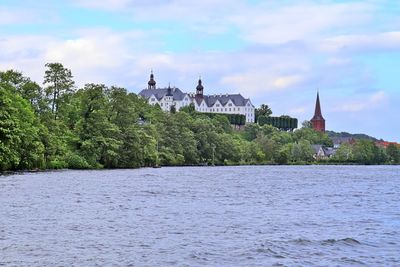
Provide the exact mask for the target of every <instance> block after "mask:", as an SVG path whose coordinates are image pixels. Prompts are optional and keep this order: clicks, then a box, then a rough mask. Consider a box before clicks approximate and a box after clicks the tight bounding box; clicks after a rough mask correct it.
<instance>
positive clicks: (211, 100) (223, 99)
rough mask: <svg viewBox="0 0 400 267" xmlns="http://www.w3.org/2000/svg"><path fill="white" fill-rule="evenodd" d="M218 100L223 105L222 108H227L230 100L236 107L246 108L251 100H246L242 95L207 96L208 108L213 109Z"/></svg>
mask: <svg viewBox="0 0 400 267" xmlns="http://www.w3.org/2000/svg"><path fill="white" fill-rule="evenodd" d="M217 100H218V101H219V102H220V103H221V105H222V106H225V105H226V104H227V103H228V102H229V100H231V101H232V102H233V104H235V105H236V106H245V105H246V103H247V101H249V99H247V98H244V97H243V96H242V95H241V94H233V95H229V94H225V95H205V96H204V101H205V102H206V104H207V106H208V107H212V106H213V105H214V104H215V102H217Z"/></svg>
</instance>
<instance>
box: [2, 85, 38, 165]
mask: <svg viewBox="0 0 400 267" xmlns="http://www.w3.org/2000/svg"><path fill="white" fill-rule="evenodd" d="M14 92H15V88H14V87H13V86H11V85H1V84H0V107H1V108H0V171H3V170H9V169H12V170H17V169H33V168H41V167H43V165H44V159H43V144H42V143H41V142H40V138H39V131H40V129H39V127H38V125H37V124H38V123H37V118H36V116H35V114H34V112H33V110H32V107H31V106H30V104H29V102H28V101H26V100H25V99H23V98H22V97H21V96H20V95H18V94H15V93H14Z"/></svg>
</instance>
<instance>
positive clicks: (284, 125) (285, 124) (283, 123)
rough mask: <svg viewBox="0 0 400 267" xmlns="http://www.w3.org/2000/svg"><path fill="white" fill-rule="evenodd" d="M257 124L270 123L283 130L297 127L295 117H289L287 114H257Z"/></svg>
mask: <svg viewBox="0 0 400 267" xmlns="http://www.w3.org/2000/svg"><path fill="white" fill-rule="evenodd" d="M258 124H259V125H261V126H262V125H265V124H268V125H272V126H274V127H276V128H278V129H281V130H283V131H293V130H294V129H296V128H297V124H298V122H297V119H296V118H291V117H289V116H281V117H266V116H259V117H258Z"/></svg>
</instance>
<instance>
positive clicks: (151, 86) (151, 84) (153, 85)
mask: <svg viewBox="0 0 400 267" xmlns="http://www.w3.org/2000/svg"><path fill="white" fill-rule="evenodd" d="M147 85H148V87H147V88H148V89H156V81H155V80H154V74H153V70H151V73H150V80H149V82H148V83H147Z"/></svg>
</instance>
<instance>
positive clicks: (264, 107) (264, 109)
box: [256, 104, 272, 117]
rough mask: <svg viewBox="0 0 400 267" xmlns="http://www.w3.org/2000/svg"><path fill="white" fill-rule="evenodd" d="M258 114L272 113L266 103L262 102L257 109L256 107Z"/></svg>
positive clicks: (266, 115) (269, 114)
mask: <svg viewBox="0 0 400 267" xmlns="http://www.w3.org/2000/svg"><path fill="white" fill-rule="evenodd" d="M256 112H257V115H258V116H265V117H269V116H271V115H272V110H271V108H270V107H269V106H268V105H265V104H262V105H261V106H260V107H259V108H258V109H256Z"/></svg>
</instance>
